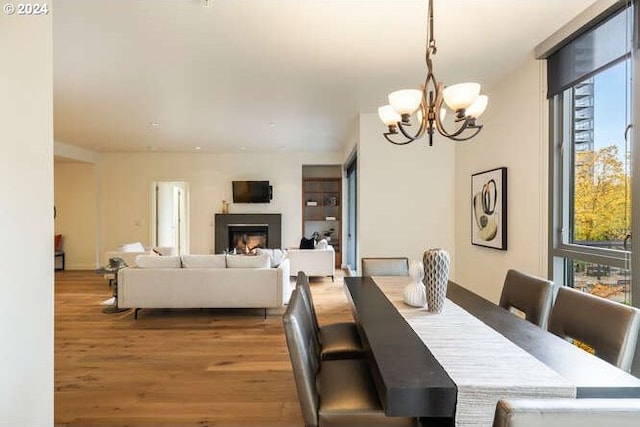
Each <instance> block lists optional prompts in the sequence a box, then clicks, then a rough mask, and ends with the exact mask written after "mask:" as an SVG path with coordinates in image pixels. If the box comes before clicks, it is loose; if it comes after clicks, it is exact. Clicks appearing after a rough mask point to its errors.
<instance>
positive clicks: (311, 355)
mask: <svg viewBox="0 0 640 427" xmlns="http://www.w3.org/2000/svg"><path fill="white" fill-rule="evenodd" d="M306 310H307V308H306V307H305V303H304V301H303V300H302V296H301V292H300V290H294V292H293V294H292V296H291V300H290V301H289V306H288V307H287V310H286V311H285V313H284V316H283V323H284V332H285V337H286V340H287V348H288V350H289V357H290V359H291V366H292V368H293V376H294V379H295V383H296V390H297V393H298V399H299V401H300V408H301V409H302V416H303V418H304V423H305V426H307V427H365V426H366V427H372V426H417V420H416V419H413V418H405V417H387V416H385V414H384V411H383V409H382V405H381V404H380V401H379V399H378V395H377V393H376V389H375V386H374V383H373V380H372V378H371V374H370V373H369V365H368V362H367V361H365V360H363V359H345V360H320V357H319V353H320V348H319V346H318V342H317V339H316V337H315V331H314V329H313V325H312V324H311V321H310V318H309V316H308V315H307V313H306Z"/></svg>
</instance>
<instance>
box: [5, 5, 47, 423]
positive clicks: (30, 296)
mask: <svg viewBox="0 0 640 427" xmlns="http://www.w3.org/2000/svg"><path fill="white" fill-rule="evenodd" d="M51 41H52V31H51V15H47V16H38V17H28V16H16V15H14V16H7V15H5V14H4V13H0V52H2V54H1V55H0V94H2V95H1V96H0V123H1V124H0V141H2V142H1V143H0V152H1V155H0V195H1V196H2V202H0V224H2V225H1V226H0V227H1V230H2V232H1V235H2V245H0V270H1V271H2V285H1V289H2V294H1V298H0V313H2V320H1V321H0V342H1V344H0V425H2V426H52V425H53V102H52V100H53V82H52V75H53V74H52V48H51Z"/></svg>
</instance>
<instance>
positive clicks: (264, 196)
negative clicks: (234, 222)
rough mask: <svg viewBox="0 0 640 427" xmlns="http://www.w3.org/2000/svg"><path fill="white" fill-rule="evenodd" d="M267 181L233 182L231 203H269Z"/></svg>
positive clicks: (269, 189)
mask: <svg viewBox="0 0 640 427" xmlns="http://www.w3.org/2000/svg"><path fill="white" fill-rule="evenodd" d="M271 199H272V187H271V186H270V185H269V181H233V203H270V201H271Z"/></svg>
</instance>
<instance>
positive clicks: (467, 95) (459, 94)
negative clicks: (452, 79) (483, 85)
mask: <svg viewBox="0 0 640 427" xmlns="http://www.w3.org/2000/svg"><path fill="white" fill-rule="evenodd" d="M478 95H480V85H479V84H478V83H459V84H457V85H452V86H449V87H446V88H445V89H444V90H443V91H442V96H443V98H444V102H445V103H446V104H447V106H448V107H449V108H451V109H452V110H453V111H459V110H466V109H467V108H469V106H471V104H473V103H474V102H475V100H476V99H477V98H478Z"/></svg>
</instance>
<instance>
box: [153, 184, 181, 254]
mask: <svg viewBox="0 0 640 427" xmlns="http://www.w3.org/2000/svg"><path fill="white" fill-rule="evenodd" d="M188 188H189V186H188V184H187V183H186V182H184V181H156V182H154V183H153V184H152V188H151V207H152V209H151V222H150V224H151V244H152V245H153V246H154V247H160V248H172V250H171V253H173V254H175V255H182V254H187V253H189V213H188V206H189V203H188V199H189V194H188Z"/></svg>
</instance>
